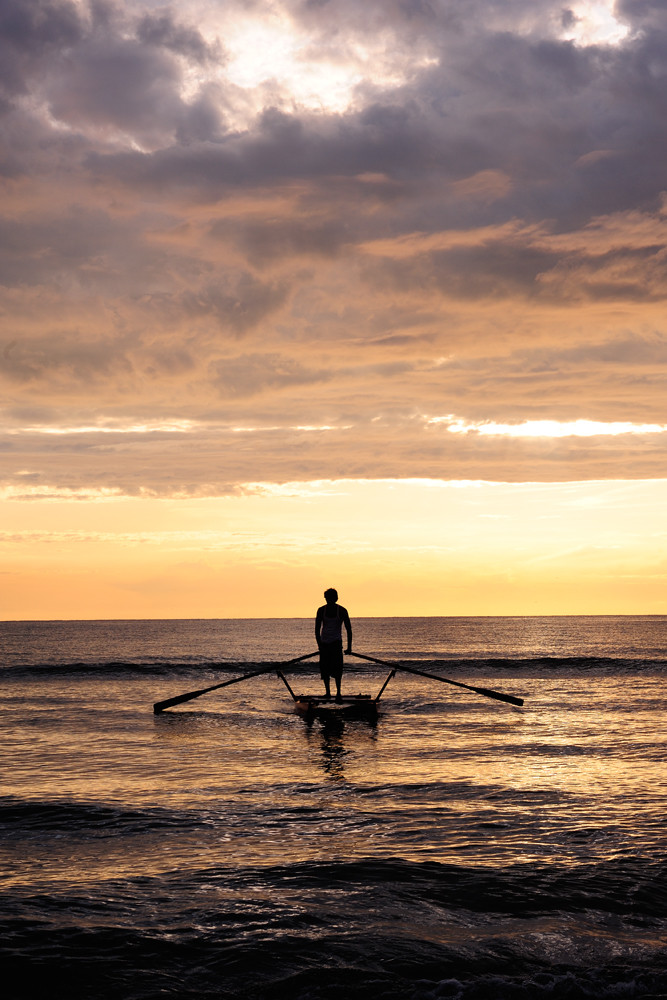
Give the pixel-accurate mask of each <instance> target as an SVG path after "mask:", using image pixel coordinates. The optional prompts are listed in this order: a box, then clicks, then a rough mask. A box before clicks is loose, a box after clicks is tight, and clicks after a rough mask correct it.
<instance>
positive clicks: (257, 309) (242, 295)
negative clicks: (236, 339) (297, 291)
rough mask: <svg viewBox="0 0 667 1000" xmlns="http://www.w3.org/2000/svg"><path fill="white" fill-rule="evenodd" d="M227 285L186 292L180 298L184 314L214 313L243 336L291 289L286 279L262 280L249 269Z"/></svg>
mask: <svg viewBox="0 0 667 1000" xmlns="http://www.w3.org/2000/svg"><path fill="white" fill-rule="evenodd" d="M225 286H226V287H220V286H216V285H209V286H208V287H204V288H202V289H201V290H200V291H198V292H185V293H184V294H183V295H182V296H181V300H180V302H181V305H182V308H183V310H184V311H185V314H186V315H187V316H191V317H200V316H208V317H211V318H213V319H214V320H215V322H216V324H217V325H219V327H220V328H221V329H222V330H223V331H225V332H227V333H231V334H234V335H236V336H241V335H243V334H245V333H247V332H248V331H249V330H252V329H253V328H254V327H256V326H257V325H258V324H259V323H261V322H262V320H264V319H265V318H266V317H267V316H269V315H271V314H272V313H274V312H275V311H276V310H278V309H279V308H280V307H281V306H282V305H283V304H284V302H285V300H286V298H287V295H288V293H289V288H288V286H287V285H286V284H285V283H284V282H263V281H260V280H259V279H258V278H255V277H254V276H253V275H252V274H250V273H245V274H241V275H240V276H239V277H238V278H237V279H236V280H235V281H233V282H231V281H229V280H227V281H226V282H225Z"/></svg>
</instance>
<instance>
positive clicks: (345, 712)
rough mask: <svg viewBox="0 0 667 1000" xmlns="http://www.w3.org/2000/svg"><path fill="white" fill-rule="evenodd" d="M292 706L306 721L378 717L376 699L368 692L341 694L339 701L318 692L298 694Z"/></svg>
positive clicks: (371, 720) (370, 719)
mask: <svg viewBox="0 0 667 1000" xmlns="http://www.w3.org/2000/svg"><path fill="white" fill-rule="evenodd" d="M294 707H295V709H296V710H297V712H298V713H299V715H300V716H302V717H303V718H304V719H305V720H306V721H307V722H312V720H313V719H319V720H320V722H329V721H333V720H334V719H365V720H366V721H367V722H375V721H376V719H377V717H378V700H377V698H373V697H372V695H370V694H353V695H348V696H343V697H342V698H341V700H340V701H336V699H335V698H331V697H329V698H327V696H326V695H319V694H298V695H297V696H296V698H295V699H294Z"/></svg>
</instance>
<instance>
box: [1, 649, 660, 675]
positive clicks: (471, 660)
mask: <svg viewBox="0 0 667 1000" xmlns="http://www.w3.org/2000/svg"><path fill="white" fill-rule="evenodd" d="M387 655H388V656H389V654H387ZM386 662H387V666H388V667H389V666H393V665H394V664H395V665H398V666H405V667H408V668H412V669H415V670H425V671H436V672H438V673H441V674H442V675H443V676H448V675H453V676H457V675H459V674H461V675H464V674H465V675H468V676H470V675H474V674H484V675H485V676H486V675H488V674H496V673H497V674H501V673H508V672H512V673H515V674H523V675H525V676H530V674H531V673H534V672H537V673H544V672H547V673H563V674H566V673H568V672H572V673H598V674H600V675H605V676H612V675H624V674H629V675H631V674H638V673H642V674H646V673H659V674H662V673H664V672H665V670H666V669H667V659H646V658H645V657H609V656H539V657H519V656H517V657H504V658H503V657H480V656H474V657H457V658H456V659H444V658H442V657H435V658H433V659H414V658H413V659H410V658H406V657H395V658H390V659H388V660H387V661H386ZM314 663H315V660H313V661H311V662H310V663H309V664H306V665H304V664H296V665H288V666H287V670H288V671H289V673H290V674H305V675H307V674H310V673H312V671H313V665H314ZM274 667H275V668H276V669H277V668H285V663H284V662H282V661H277V660H276V661H270V660H262V661H246V660H236V661H229V662H219V661H214V660H203V661H201V662H197V663H191V662H182V661H181V660H177V661H171V662H170V661H168V660H161V661H159V662H143V661H137V662H131V661H99V662H73V663H35V664H20V663H18V664H14V665H10V666H5V667H2V668H0V674H1V676H3V677H4V678H6V679H11V678H22V677H35V676H40V677H41V676H45V677H47V676H51V677H66V676H85V677H92V678H94V677H100V678H107V677H125V676H128V675H136V676H148V677H151V676H154V677H165V676H175V675H177V674H178V675H180V676H192V677H196V678H198V679H202V677H203V676H204V675H206V676H209V675H210V676H211V677H216V676H218V675H223V676H224V675H227V674H230V675H232V674H236V673H247V672H249V671H252V670H262V669H266V671H267V673H270V672H271V670H272V669H273V668H274ZM383 669H384V667H383V666H382V665H381V664H380V665H377V664H374V665H372V666H371V665H369V666H363V665H361V666H360V665H359V664H356V663H351V662H350V661H348V662H347V663H346V666H345V671H346V673H347V674H351V675H360V674H369V673H373V674H375V673H380V672H381V671H382V670H383Z"/></svg>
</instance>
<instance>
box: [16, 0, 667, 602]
mask: <svg viewBox="0 0 667 1000" xmlns="http://www.w3.org/2000/svg"><path fill="white" fill-rule="evenodd" d="M666 121H667V3H666V2H665V0H618V2H617V3H613V2H611V0H589V2H585V0H581V2H576V3H572V4H570V5H569V6H568V5H567V4H564V3H555V2H552V0H466V2H465V3H462V2H461V0H382V2H378V0H365V2H364V3H361V4H360V3H359V2H358V0H274V2H271V0H228V2H222V0H174V2H172V3H170V4H164V3H162V2H154V0H117V2H107V0H32V2H31V3H29V4H27V3H25V0H0V135H1V149H0V190H1V192H2V197H1V201H0V230H1V238H0V411H1V413H2V421H1V429H0V590H1V592H2V594H1V598H2V610H0V617H2V618H4V619H53V618H67V619H77V618H151V617H157V618H170V617H179V618H185V617H201V618H208V617H214V618H217V617H221V618H225V617H304V616H309V615H311V614H312V613H313V612H314V609H315V608H316V607H317V605H318V604H319V603H321V595H322V591H323V590H324V589H325V588H326V587H328V586H335V587H337V588H338V590H339V592H340V597H341V601H342V602H343V603H344V604H345V605H346V606H347V607H348V608H349V610H350V613H351V614H352V615H353V616H354V615H355V614H356V615H361V616H363V615H380V616H381V615H386V614H391V615H401V614H404V615H421V614H424V615H468V614H470V615H475V614H479V615H505V614H516V615H522V614H579V613H582V614H615V613H629V614H643V613H646V614H664V613H667V590H666V588H665V583H666V580H667V549H666V545H665V543H666V541H667V525H666V521H665V516H664V511H665V509H667V506H666V505H667V468H666V467H665V455H666V445H667V407H666V405H665V368H666V361H667V317H666V313H665V300H666V298H667V249H666V234H667V170H666V168H665V163H667V128H666Z"/></svg>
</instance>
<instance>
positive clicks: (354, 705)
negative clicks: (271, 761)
mask: <svg viewBox="0 0 667 1000" xmlns="http://www.w3.org/2000/svg"><path fill="white" fill-rule="evenodd" d="M318 655H319V651H315V652H314V653H304V655H303V656H295V657H294V659H292V660H287V661H286V662H285V663H272V664H269V665H267V666H265V667H261V669H259V670H252V671H251V672H250V673H248V674H242V675H241V676H240V677H232V678H231V679H230V680H227V681H219V682H218V683H217V684H211V685H210V686H209V687H205V688H199V690H197V691H186V692H185V694H177V695H176V696H175V697H174V698H166V699H165V700H164V701H156V702H155V704H154V705H153V712H154V713H155V715H159V714H160V713H161V712H164V711H165V709H167V708H174V707H175V706H176V705H182V704H183V703H184V702H186V701H192V699H193V698H199V697H200V696H201V695H202V694H208V693H209V691H217V690H219V689H220V688H224V687H228V686H229V685H230V684H238V683H239V682H240V681H247V680H250V678H251V677H260V676H261V675H262V674H270V673H275V674H277V675H278V677H279V678H280V680H281V681H282V682H283V684H284V685H285V687H286V688H287V690H288V691H289V693H290V695H291V697H292V701H293V702H294V705H295V708H296V711H297V712H298V713H299V715H302V716H303V717H304V718H305V719H310V720H312V719H314V718H316V717H317V718H320V719H324V720H326V719H368V720H370V721H374V720H375V719H377V716H378V702H379V701H380V698H381V697H382V694H383V692H384V689H385V688H386V686H387V684H388V683H389V681H390V680H391V679H392V677H394V676H395V674H396V671H397V670H404V671H405V672H406V673H408V674H415V675H416V676H417V677H426V678H428V679H429V680H433V681H440V682H441V683H443V684H453V685H454V687H457V688H463V689H464V690H465V691H474V692H475V694H481V695H483V696H484V697H485V698H494V699H495V700H496V701H504V702H507V704H509V705H517V706H519V707H520V706H521V705H523V698H517V697H516V695H513V694H504V693H503V692H502V691H493V690H492V689H491V688H486V687H476V686H474V685H472V684H464V683H463V682H462V681H455V680H453V679H452V678H451V677H440V676H439V675H438V674H431V673H428V672H427V671H426V670H418V669H417V668H416V667H408V666H406V664H404V663H389V662H388V661H387V660H381V659H380V658H379V657H377V656H369V655H368V654H367V653H357V652H352V650H349V655H350V656H356V657H358V658H359V659H360V660H367V661H368V662H369V663H377V664H379V665H380V666H383V667H389V668H390V673H389V676H388V677H387V679H386V680H385V682H384V684H383V685H382V687H381V688H380V690H379V691H378V693H377V694H376V695H375V697H374V698H373V697H372V696H371V695H370V694H355V695H351V696H348V697H346V698H341V699H340V701H336V699H335V698H331V696H327V695H317V694H301V695H297V694H295V693H294V691H293V690H292V688H291V687H290V683H289V681H288V680H287V678H286V677H285V675H284V673H283V672H282V670H281V667H291V666H294V665H295V664H297V663H302V662H303V661H304V660H310V659H312V658H313V657H314V656H318Z"/></svg>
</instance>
